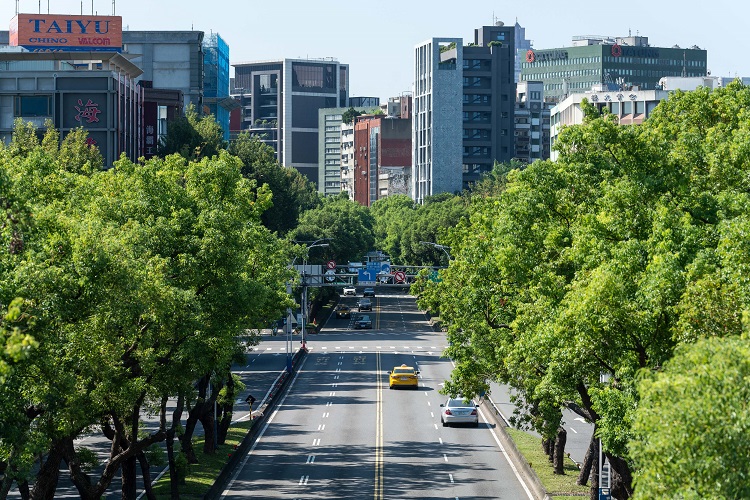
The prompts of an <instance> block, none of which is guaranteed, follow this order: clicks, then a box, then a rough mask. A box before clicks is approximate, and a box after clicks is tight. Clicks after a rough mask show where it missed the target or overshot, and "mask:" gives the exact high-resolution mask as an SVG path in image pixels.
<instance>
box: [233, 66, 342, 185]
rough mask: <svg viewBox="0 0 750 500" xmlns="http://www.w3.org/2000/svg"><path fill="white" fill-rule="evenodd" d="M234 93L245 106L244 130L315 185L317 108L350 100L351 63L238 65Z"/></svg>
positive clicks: (340, 106) (317, 178) (335, 105)
mask: <svg viewBox="0 0 750 500" xmlns="http://www.w3.org/2000/svg"><path fill="white" fill-rule="evenodd" d="M233 66H234V88H233V90H232V95H233V96H235V97H236V98H237V99H238V100H239V101H240V104H241V106H242V108H241V113H242V116H241V121H240V129H241V130H242V131H244V130H248V131H250V133H252V134H253V135H257V136H259V137H260V138H261V140H262V141H264V142H266V143H267V144H269V145H271V146H272V147H273V148H274V150H275V151H276V155H277V159H278V161H279V162H280V163H281V164H282V165H284V166H288V167H294V168H296V169H297V170H299V171H300V173H302V174H304V175H305V176H306V177H307V178H308V179H309V180H310V181H312V182H314V183H315V184H316V185H317V184H318V182H319V175H318V159H319V158H318V110H319V109H322V108H343V107H346V106H347V104H348V102H349V75H348V73H349V66H348V65H346V64H341V63H339V62H338V61H336V60H335V59H331V58H328V59H282V60H275V61H258V62H249V63H240V64H234V65H233Z"/></svg>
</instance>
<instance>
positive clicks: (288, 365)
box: [286, 238, 329, 373]
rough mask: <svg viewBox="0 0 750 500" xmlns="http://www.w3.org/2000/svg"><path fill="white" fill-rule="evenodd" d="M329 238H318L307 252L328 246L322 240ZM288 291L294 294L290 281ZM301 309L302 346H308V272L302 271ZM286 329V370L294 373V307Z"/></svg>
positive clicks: (294, 260) (295, 258)
mask: <svg viewBox="0 0 750 500" xmlns="http://www.w3.org/2000/svg"><path fill="white" fill-rule="evenodd" d="M328 239H329V238H320V239H318V240H315V241H313V242H312V243H310V244H309V245H307V248H306V252H309V251H310V249H311V248H315V247H327V246H328V243H321V242H322V241H326V240H328ZM295 262H297V257H294V259H293V260H292V264H291V266H290V267H292V268H294V263H295ZM303 262H304V263H305V266H306V265H307V257H305V258H304V261H303ZM286 293H288V294H289V295H291V294H292V283H291V282H289V283H287V284H286ZM301 310H302V324H301V327H302V333H301V335H302V347H303V348H305V349H306V348H307V346H306V345H305V317H306V315H307V279H306V272H305V271H304V270H303V271H302V304H301ZM286 326H287V328H286V330H287V346H286V371H287V372H288V373H292V308H291V307H290V308H289V309H287V320H286Z"/></svg>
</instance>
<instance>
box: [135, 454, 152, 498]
mask: <svg viewBox="0 0 750 500" xmlns="http://www.w3.org/2000/svg"><path fill="white" fill-rule="evenodd" d="M138 463H140V464H141V472H142V473H143V489H144V490H145V491H146V498H148V500H156V495H154V489H153V488H152V487H151V470H150V469H149V463H148V459H147V458H146V454H145V453H143V452H140V453H138Z"/></svg>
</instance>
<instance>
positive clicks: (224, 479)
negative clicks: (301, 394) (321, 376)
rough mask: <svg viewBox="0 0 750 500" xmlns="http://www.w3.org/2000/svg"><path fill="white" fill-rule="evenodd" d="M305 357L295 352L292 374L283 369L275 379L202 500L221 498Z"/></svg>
mask: <svg viewBox="0 0 750 500" xmlns="http://www.w3.org/2000/svg"><path fill="white" fill-rule="evenodd" d="M306 355H307V351H306V350H305V349H300V350H299V351H297V352H296V353H295V354H294V358H292V373H287V372H286V369H284V370H283V371H282V372H281V374H280V375H279V377H278V378H277V379H276V382H275V383H274V384H273V385H272V386H271V388H270V389H269V390H268V393H266V397H265V398H263V401H261V402H260V404H259V405H258V409H260V410H262V412H261V413H260V415H258V416H256V417H255V418H254V419H253V425H252V426H251V427H250V429H249V430H248V431H247V434H246V435H245V437H244V438H243V439H242V442H241V443H240V444H239V445H237V448H236V449H235V450H234V452H233V453H232V456H231V457H230V458H229V460H228V461H227V463H226V464H225V465H224V467H223V468H222V469H221V472H219V475H218V476H217V477H216V480H215V481H214V484H212V485H211V487H210V488H209V489H208V491H207V492H206V494H205V495H204V496H203V498H204V500H215V499H219V498H221V495H222V493H223V492H224V490H225V489H226V487H227V486H228V485H229V481H230V480H231V479H232V477H233V476H234V473H235V471H236V470H237V468H238V467H241V466H242V462H243V460H244V459H245V455H247V453H248V451H249V450H250V448H252V446H253V444H254V443H255V440H256V438H257V434H258V433H259V432H260V429H262V428H263V424H264V423H265V422H266V420H267V419H268V418H270V416H271V414H272V413H273V409H274V408H275V407H276V404H277V403H278V402H279V400H280V399H281V397H282V396H283V395H284V393H285V392H286V388H287V386H288V385H289V382H290V381H291V380H292V379H293V378H294V374H295V373H296V371H297V367H298V366H299V364H300V362H301V361H302V359H304V357H305V356H306ZM253 413H255V412H253Z"/></svg>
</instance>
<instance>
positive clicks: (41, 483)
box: [19, 441, 64, 500]
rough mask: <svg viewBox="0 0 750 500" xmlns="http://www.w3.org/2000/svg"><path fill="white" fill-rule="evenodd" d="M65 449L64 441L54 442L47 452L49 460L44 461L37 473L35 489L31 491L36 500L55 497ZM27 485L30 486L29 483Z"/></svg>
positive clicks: (46, 499) (47, 499) (48, 499)
mask: <svg viewBox="0 0 750 500" xmlns="http://www.w3.org/2000/svg"><path fill="white" fill-rule="evenodd" d="M63 449H64V444H63V442H62V441H55V442H53V443H52V448H51V449H50V450H49V453H48V454H47V460H46V461H44V462H43V463H42V465H41V467H40V468H39V472H38V473H37V475H36V481H35V482H34V489H33V490H32V493H31V497H32V498H34V500H51V499H53V498H55V491H56V490H57V481H58V480H59V479H60V462H62V459H63ZM19 486H20V484H19ZM26 487H27V488H28V485H27V486H26ZM22 495H23V493H22Z"/></svg>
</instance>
